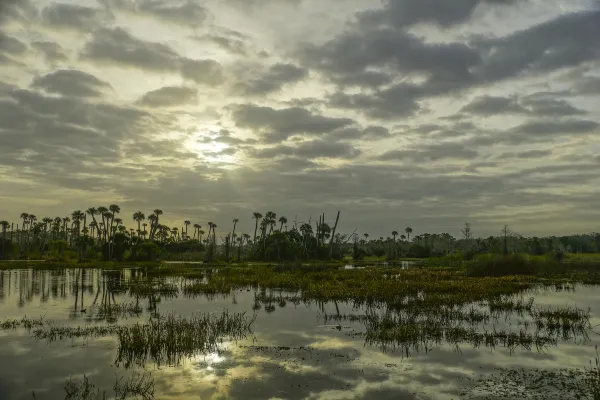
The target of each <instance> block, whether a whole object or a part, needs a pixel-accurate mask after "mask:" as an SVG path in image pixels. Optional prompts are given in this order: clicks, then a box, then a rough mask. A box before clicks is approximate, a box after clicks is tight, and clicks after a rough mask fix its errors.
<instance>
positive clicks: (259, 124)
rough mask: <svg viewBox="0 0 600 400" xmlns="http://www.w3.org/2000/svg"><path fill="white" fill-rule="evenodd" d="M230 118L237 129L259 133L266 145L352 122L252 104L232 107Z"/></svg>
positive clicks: (292, 109)
mask: <svg viewBox="0 0 600 400" xmlns="http://www.w3.org/2000/svg"><path fill="white" fill-rule="evenodd" d="M233 119H234V121H235V123H236V125H237V126H238V127H240V128H250V129H253V130H255V131H258V132H260V133H261V135H262V137H263V139H264V140H265V141H267V142H280V141H284V140H286V139H287V138H289V137H290V136H292V135H295V134H309V135H318V134H324V133H327V132H330V131H333V130H335V129H338V128H341V127H344V126H348V125H351V124H353V123H354V121H353V120H351V119H349V118H331V117H325V116H322V115H318V114H314V113H312V112H310V111H308V110H306V109H304V108H300V107H292V108H283V109H274V108H271V107H261V106H257V105H253V104H245V105H240V106H237V107H235V109H234V111H233Z"/></svg>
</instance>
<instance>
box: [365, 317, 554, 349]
mask: <svg viewBox="0 0 600 400" xmlns="http://www.w3.org/2000/svg"><path fill="white" fill-rule="evenodd" d="M364 323H365V328H366V332H365V334H364V336H365V342H366V343H367V344H369V345H375V346H377V347H379V348H381V349H382V350H384V351H387V350H392V351H396V350H400V351H402V352H404V353H406V354H408V352H409V351H410V350H414V351H420V350H421V349H424V350H425V351H426V352H427V351H429V350H431V349H432V348H434V347H439V346H441V345H443V344H449V345H453V346H458V345H459V344H461V343H468V344H471V345H472V346H473V347H480V346H482V345H484V346H486V347H491V348H495V347H498V346H500V347H504V348H507V349H509V350H511V351H513V350H515V349H517V348H522V349H525V350H531V349H532V348H536V349H538V350H540V349H542V348H544V347H546V346H548V345H556V344H557V339H556V338H555V337H552V336H549V335H546V334H544V332H541V331H538V332H535V333H534V334H530V333H528V332H527V331H526V330H520V331H519V332H511V331H507V330H505V329H502V330H496V329H492V330H484V331H482V332H479V331H477V330H476V329H475V328H474V327H472V326H467V327H464V326H461V325H459V324H458V325H454V326H449V325H448V324H447V323H445V321H440V320H436V319H431V318H429V319H423V320H418V319H417V318H416V317H415V316H414V315H412V316H405V315H402V314H391V313H386V314H385V315H383V316H380V315H377V314H373V313H371V314H368V315H367V317H366V318H365V319H364Z"/></svg>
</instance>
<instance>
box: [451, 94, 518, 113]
mask: <svg viewBox="0 0 600 400" xmlns="http://www.w3.org/2000/svg"><path fill="white" fill-rule="evenodd" d="M462 111H463V112H467V113H471V114H478V115H494V114H503V113H525V112H526V111H527V110H525V108H523V106H521V105H520V104H519V103H518V100H517V98H507V97H498V96H482V97H477V98H476V99H474V100H473V101H472V102H471V103H469V104H467V105H466V106H465V107H463V108H462Z"/></svg>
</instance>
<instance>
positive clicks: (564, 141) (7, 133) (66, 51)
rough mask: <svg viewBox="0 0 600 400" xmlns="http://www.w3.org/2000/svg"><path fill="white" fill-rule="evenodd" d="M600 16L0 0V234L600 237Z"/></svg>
mask: <svg viewBox="0 0 600 400" xmlns="http://www.w3.org/2000/svg"><path fill="white" fill-rule="evenodd" d="M599 37H600V1H599V0H577V1H573V0H564V1H563V0H452V1H449V0H448V1H446V0H386V1H376V0H204V1H200V0H187V1H182V2H178V1H175V0H76V1H75V0H61V1H57V2H55V1H47V0H3V1H2V2H1V3H0V188H1V189H0V219H7V220H9V221H14V222H18V221H17V220H18V217H19V215H20V214H21V213H22V212H27V213H30V214H35V215H36V216H37V217H38V219H41V218H42V217H46V216H48V217H55V216H64V215H68V214H70V213H71V212H72V211H73V210H76V209H80V210H85V209H87V208H88V207H91V206H96V207H97V206H100V205H104V206H107V205H108V204H113V203H116V204H119V205H120V206H121V209H122V214H123V215H122V218H123V219H124V221H125V222H126V224H129V225H131V226H133V225H134V224H133V221H131V214H133V212H135V211H138V210H141V211H143V212H145V213H146V214H149V213H150V212H151V210H153V209H156V208H160V209H162V210H163V211H164V215H163V216H162V217H161V220H162V221H163V222H164V223H167V224H170V226H181V224H182V221H184V220H190V221H192V223H198V224H200V225H202V226H205V225H206V224H207V223H208V221H212V222H214V223H216V224H217V225H218V228H217V231H227V230H228V229H230V225H232V223H231V221H232V219H234V218H239V219H240V223H239V225H238V232H239V231H240V229H241V230H242V231H246V232H251V231H253V227H254V222H253V220H252V213H253V212H256V211H257V212H261V213H262V214H265V213H266V212H267V211H274V212H275V213H277V215H278V217H279V216H281V215H285V216H286V217H287V218H288V220H289V221H290V222H289V223H288V224H289V225H290V226H291V225H292V224H293V221H295V220H297V221H298V222H307V221H309V219H311V220H312V221H313V222H314V221H315V220H316V219H318V215H320V214H321V213H325V216H326V219H327V220H328V221H329V222H330V223H333V220H334V219H335V214H336V212H337V210H340V211H341V216H340V226H339V227H340V229H341V230H342V231H344V232H352V231H353V230H354V229H358V231H357V232H360V233H365V232H366V233H370V234H371V236H372V237H378V236H390V234H391V231H392V230H404V228H405V227H406V226H411V227H412V228H413V232H414V233H413V235H414V234H419V233H423V232H449V233H451V234H454V235H459V234H460V229H461V226H462V225H463V224H464V223H465V222H466V221H468V222H470V223H471V225H472V228H473V231H474V233H475V235H482V236H488V235H495V234H498V233H499V231H500V229H501V228H502V226H503V225H505V224H508V225H509V226H510V227H511V228H512V230H513V231H515V232H518V233H520V234H524V235H539V236H542V235H563V234H572V233H586V232H592V231H598V230H599V228H598V226H599V224H600V207H599V206H598V205H599V204H600V203H599V200H598V199H600V125H599V124H600V107H599V106H600V40H598V38H599Z"/></svg>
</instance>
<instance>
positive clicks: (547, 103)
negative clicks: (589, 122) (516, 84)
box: [461, 95, 586, 116]
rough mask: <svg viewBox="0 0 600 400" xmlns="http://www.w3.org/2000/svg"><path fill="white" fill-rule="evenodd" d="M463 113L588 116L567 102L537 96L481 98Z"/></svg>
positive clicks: (468, 106)
mask: <svg viewBox="0 0 600 400" xmlns="http://www.w3.org/2000/svg"><path fill="white" fill-rule="evenodd" d="M461 111H462V112H465V113H469V114H474V115H482V116H491V115H496V114H511V113H512V114H523V115H534V116H575V115H584V114H586V112H585V111H583V110H580V109H578V108H576V107H573V105H571V104H570V103H569V102H567V101H566V100H562V99H556V98H549V97H546V96H536V95H533V96H527V97H524V98H521V99H519V98H518V97H516V96H513V97H501V96H481V97H477V98H475V99H474V100H473V101H472V102H471V103H469V104H467V105H466V106H464V107H463V108H462V109H461Z"/></svg>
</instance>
